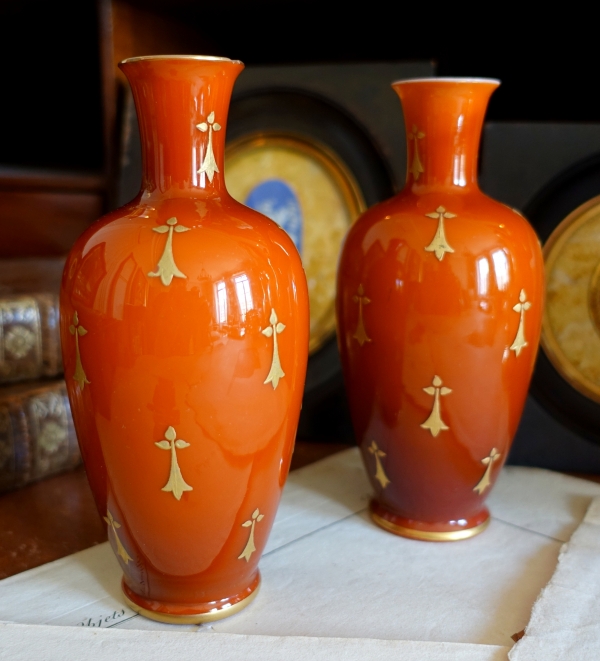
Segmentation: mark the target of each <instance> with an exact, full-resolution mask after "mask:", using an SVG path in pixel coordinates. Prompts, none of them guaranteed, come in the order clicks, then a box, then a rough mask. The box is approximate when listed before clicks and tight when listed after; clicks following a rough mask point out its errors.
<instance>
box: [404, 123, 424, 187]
mask: <svg viewBox="0 0 600 661" xmlns="http://www.w3.org/2000/svg"><path fill="white" fill-rule="evenodd" d="M408 137H409V139H410V140H414V141H415V149H414V152H413V160H412V164H411V166H410V172H411V173H412V176H413V179H414V180H415V181H418V180H419V177H420V176H421V174H422V173H423V172H425V168H424V167H423V164H422V163H421V159H420V158H419V140H422V139H423V138H424V137H425V134H424V133H423V132H422V131H419V130H418V129H417V125H416V124H413V127H412V131H411V132H410V133H409V134H408Z"/></svg>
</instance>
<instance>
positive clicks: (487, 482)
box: [473, 448, 502, 495]
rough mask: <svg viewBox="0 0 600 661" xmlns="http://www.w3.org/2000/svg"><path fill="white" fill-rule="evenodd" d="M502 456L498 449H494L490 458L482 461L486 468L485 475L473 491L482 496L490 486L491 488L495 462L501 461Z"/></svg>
mask: <svg viewBox="0 0 600 661" xmlns="http://www.w3.org/2000/svg"><path fill="white" fill-rule="evenodd" d="M501 456H502V455H501V454H500V452H498V450H496V448H492V451H491V452H490V454H489V456H487V457H484V458H483V459H482V460H481V463H482V464H483V465H484V466H485V467H486V469H485V473H484V474H483V477H482V478H481V480H479V482H478V483H477V485H476V486H475V487H473V491H476V492H477V493H478V494H479V495H481V494H482V493H483V492H484V491H485V490H486V489H487V488H488V487H489V486H491V484H492V481H491V479H490V476H491V474H492V467H493V465H494V462H495V461H496V459H499V458H500V457H501Z"/></svg>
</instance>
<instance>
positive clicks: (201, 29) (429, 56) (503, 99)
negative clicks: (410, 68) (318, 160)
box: [0, 0, 600, 171]
mask: <svg viewBox="0 0 600 661" xmlns="http://www.w3.org/2000/svg"><path fill="white" fill-rule="evenodd" d="M100 4H101V3H100ZM121 4H127V5H131V6H132V7H134V8H136V9H142V10H144V11H149V12H152V13H153V14H157V15H159V16H162V17H164V19H165V21H181V23H182V24H185V25H186V26H188V27H189V28H191V29H193V30H194V31H195V33H196V35H197V47H196V48H197V50H196V52H197V53H198V54H212V55H223V56H227V57H231V58H236V59H241V60H242V61H244V62H245V63H246V64H247V65H254V64H300V63H322V62H359V61H382V60H383V61H385V60H392V61H393V60H414V59H425V60H433V61H435V62H436V64H437V72H438V74H439V75H442V76H483V77H494V78H499V79H500V80H501V81H502V86H501V87H500V88H499V90H498V91H497V92H496V93H495V94H494V96H493V98H492V101H491V104H490V107H489V112H488V119H490V120H496V121H507V120H508V121H513V120H515V121H570V122H573V121H585V122H596V121H600V106H599V104H598V101H597V97H598V92H597V88H598V85H599V84H600V76H599V75H598V74H599V70H600V55H599V54H598V49H597V45H596V42H597V35H595V34H594V31H595V21H594V20H593V19H592V18H591V16H589V15H587V16H586V14H585V13H581V12H577V11H576V10H575V8H570V7H568V6H563V7H562V9H561V13H560V15H558V14H556V15H554V14H552V13H551V12H550V10H548V9H545V10H544V12H545V15H543V16H539V15H536V16H535V17H534V16H530V17H527V16H524V15H523V12H520V13H517V11H516V10H512V11H511V12H509V11H508V10H507V9H504V10H501V9H500V7H499V5H497V4H489V5H486V7H487V8H488V9H486V11H488V12H489V15H488V16H484V15H482V14H481V13H479V11H480V10H478V12H472V11H469V10H467V9H466V8H462V9H457V8H456V7H455V6H454V5H452V8H447V9H441V10H440V9H436V7H435V5H426V4H424V3H423V4H418V3H417V4H415V3H394V4H391V3H389V2H385V3H384V2H382V1H380V0H372V1H371V2H367V3H359V4H355V5H350V4H349V3H341V2H331V1H327V0H321V1H316V0H285V1H284V0H251V1H250V0H212V1H209V0H202V1H198V0H168V1H165V0H146V1H145V2H142V1H141V0H125V1H124V2H122V3H121ZM449 6H450V5H449ZM143 29H144V26H143V25H140V30H143ZM152 29H157V28H156V26H154V27H153V28H152ZM189 41H190V40H189V39H188V44H189ZM184 50H186V52H193V48H190V47H189V46H188V48H185V49H184ZM99 52H100V48H99V20H98V5H97V3H96V2H95V1H94V0H76V1H73V0H71V1H67V0H46V1H44V2H41V1H39V0H1V2H0V57H1V60H0V61H1V62H2V73H3V75H2V95H1V98H2V101H1V106H0V107H1V110H0V117H1V118H2V127H3V130H2V141H1V146H0V164H10V165H22V166H37V167H52V168H66V169H77V170H81V169H83V170H92V171H93V170H96V171H98V170H101V169H102V168H103V166H104V163H103V159H104V156H103V146H102V139H103V136H102V131H103V129H102V91H101V90H102V86H101V73H100V56H99Z"/></svg>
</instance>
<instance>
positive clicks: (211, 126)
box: [196, 112, 221, 184]
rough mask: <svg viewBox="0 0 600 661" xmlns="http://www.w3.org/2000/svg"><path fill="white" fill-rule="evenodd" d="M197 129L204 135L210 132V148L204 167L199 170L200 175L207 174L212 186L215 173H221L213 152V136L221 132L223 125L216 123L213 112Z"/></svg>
mask: <svg viewBox="0 0 600 661" xmlns="http://www.w3.org/2000/svg"><path fill="white" fill-rule="evenodd" d="M196 128H197V129H198V130H199V131H202V133H206V132H207V131H208V146H207V147H206V155H205V156H204V160H203V161H202V165H201V166H200V169H199V170H198V174H202V173H203V172H205V173H206V176H207V177H208V180H209V181H210V183H211V184H212V180H213V177H214V176H215V172H220V170H219V167H218V165H217V161H216V160H215V153H214V151H213V136H212V134H213V131H220V130H221V125H220V124H217V123H216V122H215V113H214V112H211V113H210V115H209V116H208V117H207V118H206V121H205V122H201V123H200V124H196Z"/></svg>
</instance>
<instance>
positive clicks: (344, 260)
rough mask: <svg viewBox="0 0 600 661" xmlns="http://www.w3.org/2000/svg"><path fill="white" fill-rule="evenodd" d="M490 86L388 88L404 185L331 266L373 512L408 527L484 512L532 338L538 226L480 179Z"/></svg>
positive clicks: (443, 524)
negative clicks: (403, 157)
mask: <svg viewBox="0 0 600 661" xmlns="http://www.w3.org/2000/svg"><path fill="white" fill-rule="evenodd" d="M496 86H497V82H495V81H485V80H468V79H467V80H451V79H446V80H444V79H433V80H429V81H426V80H423V81H406V82H399V83H395V84H394V85H393V87H394V89H395V90H396V92H397V93H398V95H399V96H400V98H401V100H402V106H403V109H404V116H405V123H406V132H407V145H408V174H407V182H406V186H405V188H404V189H403V190H402V192H400V193H399V194H398V195H396V196H395V197H393V198H392V199H390V200H388V201H386V202H383V203H382V204H379V205H377V206H375V207H373V208H371V209H369V210H368V211H367V212H366V213H365V214H364V215H363V216H362V217H361V218H360V219H359V221H358V222H357V223H356V224H355V225H354V226H353V227H352V229H351V230H350V233H349V235H348V237H347V240H346V243H345V246H344V250H343V254H342V256H341V261H340V266H339V272H338V294H337V315H338V339H339V346H340V351H341V355H342V363H343V368H344V376H345V381H346V386H347V391H348V395H349V399H350V406H351V412H352V418H353V424H354V429H355V432H356V436H357V440H358V442H359V444H360V447H361V450H362V454H363V459H364V463H365V467H366V470H367V472H368V474H369V477H370V478H371V483H372V485H373V488H374V490H375V493H376V500H375V501H374V503H373V506H372V509H373V511H374V512H375V513H376V514H378V515H379V516H381V517H383V518H385V519H386V520H388V521H390V522H392V523H395V524H397V525H398V526H401V527H404V528H409V529H412V530H421V531H425V532H444V533H446V532H453V531H454V532H455V531H464V530H467V529H469V528H475V527H476V526H479V525H481V524H482V522H484V521H485V520H486V518H487V517H488V513H487V510H486V508H485V506H484V500H485V497H486V496H487V494H488V493H489V490H490V488H491V486H492V484H493V482H494V481H495V479H496V478H497V476H498V473H499V471H500V468H501V466H502V464H503V463H504V461H505V460H506V457H507V455H508V451H509V448H510V444H511V442H512V439H513V436H514V434H515V431H516V429H517V425H518V423H519V419H520V416H521V413H522V409H523V406H524V402H525V398H526V395H527V389H528V385H529V381H530V378H531V374H532V370H533V366H534V361H535V356H536V351H537V347H538V341H539V335H540V326H541V312H542V305H543V291H544V290H543V261H542V254H541V250H540V245H539V242H538V239H537V237H536V235H535V233H534V232H533V230H532V228H531V227H530V225H529V224H528V223H527V221H526V220H525V219H524V218H523V217H522V216H521V215H520V214H519V213H517V212H516V211H514V210H512V209H510V208H508V207H506V206H504V205H502V204H500V203H498V202H495V201H493V200H491V199H490V198H489V197H487V196H486V195H484V194H483V193H482V192H481V191H480V190H479V188H478V186H477V180H476V175H477V154H478V147H479V136H480V133H481V128H482V123H483V118H484V114H485V109H486V106H487V102H488V99H489V96H490V94H491V93H492V91H493V90H494V89H495V87H496ZM415 143H418V146H417V149H418V154H416V155H415ZM442 213H443V214H444V217H443V219H442V220H443V227H441V228H440V225H441V223H440V214H442ZM440 229H441V235H440ZM361 292H362V294H361ZM521 292H524V293H523V294H522V293H521ZM523 296H524V297H525V299H524V300H521V299H523ZM520 297H521V299H520ZM515 306H521V307H520V308H519V307H518V308H517V309H516V310H515ZM520 310H522V312H521V311H520ZM361 314H362V326H361V323H360V315H361ZM521 318H523V321H524V325H523V326H522V327H521V335H520V337H521V340H518V336H519V330H520V324H521ZM522 338H524V341H525V342H526V344H525V345H523V341H522ZM517 345H518V346H517ZM511 347H512V348H511ZM435 377H438V379H437V380H436V382H435V383H434V379H435ZM425 389H427V390H425ZM423 425H424V426H423ZM373 442H375V444H376V447H375V446H373ZM369 448H370V449H369ZM494 450H495V452H494ZM497 453H499V455H498V454H497ZM490 457H492V458H491V459H490ZM486 458H487V459H488V461H487V462H486V461H484V460H486ZM490 463H491V467H490V468H489V470H488V465H489V464H490ZM486 471H487V475H486ZM377 476H378V477H377ZM488 478H489V481H488ZM399 534H401V533H399Z"/></svg>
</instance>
